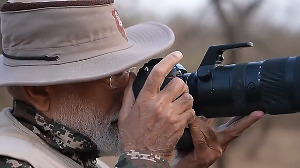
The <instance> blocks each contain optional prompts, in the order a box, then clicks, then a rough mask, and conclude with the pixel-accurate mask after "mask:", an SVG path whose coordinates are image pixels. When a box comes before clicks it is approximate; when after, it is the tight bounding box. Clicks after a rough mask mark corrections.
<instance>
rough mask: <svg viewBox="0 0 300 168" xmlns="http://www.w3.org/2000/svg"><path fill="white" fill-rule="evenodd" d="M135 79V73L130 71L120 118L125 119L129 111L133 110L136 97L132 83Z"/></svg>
mask: <svg viewBox="0 0 300 168" xmlns="http://www.w3.org/2000/svg"><path fill="white" fill-rule="evenodd" d="M134 79H135V74H134V73H130V74H129V84H128V86H127V87H126V89H125V91H124V96H123V102H122V107H121V110H120V113H119V120H120V121H123V120H125V119H126V118H127V116H128V114H129V112H130V111H131V108H132V106H133V104H134V102H135V97H134V94H133V91H132V84H133V82H134Z"/></svg>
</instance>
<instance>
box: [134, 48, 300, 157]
mask: <svg viewBox="0 0 300 168" xmlns="http://www.w3.org/2000/svg"><path fill="white" fill-rule="evenodd" d="M252 46H253V44H252V43H251V42H247V43H238V44H231V45H218V46H210V47H209V49H208V50H207V52H206V54H205V56H204V58H203V60H202V62H201V64H200V66H199V68H198V70H197V71H196V72H194V73H187V71H186V69H185V68H184V67H183V66H182V65H181V64H177V65H175V66H174V67H173V69H172V70H171V72H170V73H169V74H168V75H167V77H166V78H165V80H164V82H163V84H162V86H161V89H163V88H164V87H165V86H166V85H167V84H168V83H169V82H170V81H171V80H172V79H173V78H175V77H178V78H181V79H182V80H184V81H185V82H186V84H187V85H188V88H189V92H190V94H191V95H192V96H193V98H194V104H193V109H194V110H195V112H196V115H197V116H205V117H207V118H218V117H233V116H246V115H248V114H250V113H251V112H253V111H255V110H261V111H264V113H268V114H271V115H278V114H289V113H295V112H298V111H300V56H298V57H288V58H278V59H269V60H265V61H259V62H249V63H244V64H232V65H220V63H221V62H222V61H223V60H224V58H223V55H222V54H223V52H224V51H226V50H228V49H235V48H241V47H252ZM160 60H161V59H153V60H151V61H149V62H148V63H146V64H145V65H144V66H143V67H142V68H141V69H140V70H139V72H138V74H137V77H136V80H135V81H134V83H133V92H134V95H135V97H137V96H138V94H139V92H140V90H141V89H142V87H143V85H144V83H145V81H146V79H147V77H148V75H149V74H150V72H151V70H152V69H153V67H154V66H155V65H156V64H157V63H158V62H159V61H160ZM176 148H177V150H179V151H188V150H192V149H193V148H194V145H193V142H192V138H191V135H190V132H189V128H186V129H185V131H184V134H183V136H182V137H181V139H180V140H179V142H178V144H177V146H176Z"/></svg>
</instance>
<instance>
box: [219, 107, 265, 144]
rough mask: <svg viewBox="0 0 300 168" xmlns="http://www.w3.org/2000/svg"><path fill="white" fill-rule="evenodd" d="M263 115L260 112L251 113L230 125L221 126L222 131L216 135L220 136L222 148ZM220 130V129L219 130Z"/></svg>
mask: <svg viewBox="0 0 300 168" xmlns="http://www.w3.org/2000/svg"><path fill="white" fill-rule="evenodd" d="M263 115H264V113H263V112H262V111H255V112H252V113H251V114H250V115H248V116H246V117H243V118H241V119H239V120H237V121H235V122H231V124H229V125H228V124H227V125H226V124H225V127H224V125H223V126H221V127H224V128H223V130H222V131H220V132H219V133H218V135H219V136H220V137H219V138H220V140H221V141H222V142H221V143H222V144H223V146H224V147H225V148H226V146H227V145H228V144H229V143H230V142H231V141H232V140H234V139H235V138H237V137H239V136H240V135H241V134H242V133H243V131H244V130H245V129H247V128H249V127H250V126H251V125H252V124H254V123H255V122H256V121H258V120H259V119H261V118H262V117H263ZM219 130H220V129H219Z"/></svg>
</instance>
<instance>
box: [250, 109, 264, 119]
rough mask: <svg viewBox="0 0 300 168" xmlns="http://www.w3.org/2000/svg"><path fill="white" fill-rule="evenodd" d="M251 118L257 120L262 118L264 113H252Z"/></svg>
mask: <svg viewBox="0 0 300 168" xmlns="http://www.w3.org/2000/svg"><path fill="white" fill-rule="evenodd" d="M251 116H253V117H255V118H262V117H263V116H264V112H262V111H254V112H252V113H251Z"/></svg>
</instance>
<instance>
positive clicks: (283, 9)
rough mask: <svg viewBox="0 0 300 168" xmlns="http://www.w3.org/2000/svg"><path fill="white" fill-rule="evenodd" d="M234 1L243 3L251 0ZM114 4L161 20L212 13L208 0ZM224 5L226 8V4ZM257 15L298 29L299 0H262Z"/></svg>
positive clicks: (128, 0)
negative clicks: (198, 13)
mask: <svg viewBox="0 0 300 168" xmlns="http://www.w3.org/2000/svg"><path fill="white" fill-rule="evenodd" d="M223 1H226V0H223ZM236 1H237V2H239V4H240V5H243V4H245V3H247V2H249V1H251V0H236ZM116 4H117V5H118V6H119V8H123V7H124V8H126V9H132V10H139V11H140V13H143V12H146V13H153V14H154V15H156V16H158V17H159V18H161V20H166V19H168V18H170V17H171V16H174V15H178V14H180V15H187V16H192V15H194V14H195V12H212V13H213V11H212V10H211V9H210V8H209V7H210V5H209V4H210V1H209V0H126V1H125V0H116ZM224 7H225V8H226V4H225V6H224ZM257 16H258V17H260V18H262V19H265V20H267V21H268V23H271V24H274V25H276V26H282V27H286V28H287V29H290V30H292V31H300V19H299V16H300V1H299V0H264V3H263V5H262V6H261V7H260V10H259V12H258V15H257ZM212 23H213V20H212Z"/></svg>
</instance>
